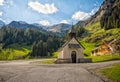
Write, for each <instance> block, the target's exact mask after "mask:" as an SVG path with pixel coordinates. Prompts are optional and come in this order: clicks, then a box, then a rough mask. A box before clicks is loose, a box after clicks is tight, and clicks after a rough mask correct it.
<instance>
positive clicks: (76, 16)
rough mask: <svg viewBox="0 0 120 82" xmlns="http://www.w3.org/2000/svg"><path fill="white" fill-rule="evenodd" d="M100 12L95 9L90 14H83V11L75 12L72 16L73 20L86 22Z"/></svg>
mask: <svg viewBox="0 0 120 82" xmlns="http://www.w3.org/2000/svg"><path fill="white" fill-rule="evenodd" d="M97 11H98V8H97V7H96V8H93V9H92V10H91V11H90V12H89V13H86V12H83V11H78V12H75V13H74V14H73V15H72V19H74V20H85V19H87V18H89V17H90V16H92V15H94V14H95V13H96V12H97Z"/></svg>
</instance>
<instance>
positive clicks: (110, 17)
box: [75, 0, 120, 42]
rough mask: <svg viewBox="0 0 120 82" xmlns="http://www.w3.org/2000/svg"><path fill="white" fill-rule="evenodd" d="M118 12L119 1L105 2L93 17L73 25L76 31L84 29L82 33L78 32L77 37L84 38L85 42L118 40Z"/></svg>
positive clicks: (119, 26) (119, 36)
mask: <svg viewBox="0 0 120 82" xmlns="http://www.w3.org/2000/svg"><path fill="white" fill-rule="evenodd" d="M119 11H120V1H119V0H105V1H104V2H103V3H102V5H101V6H100V8H99V10H98V11H97V12H96V13H95V14H94V15H93V16H91V17H90V18H88V19H87V20H84V21H83V22H81V21H79V22H78V23H77V24H76V25H75V27H76V29H77V31H78V30H80V29H81V28H84V29H83V30H84V31H82V32H80V33H79V32H78V35H79V34H80V36H79V37H84V39H83V40H84V41H86V42H101V41H102V40H110V39H114V38H120V29H119V28H120V25H119V23H118V22H120V18H119V17H120V14H118V13H119Z"/></svg>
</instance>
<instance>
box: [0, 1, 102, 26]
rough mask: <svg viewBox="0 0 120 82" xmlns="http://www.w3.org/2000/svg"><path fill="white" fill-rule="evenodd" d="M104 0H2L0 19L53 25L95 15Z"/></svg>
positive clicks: (6, 21) (7, 21)
mask: <svg viewBox="0 0 120 82" xmlns="http://www.w3.org/2000/svg"><path fill="white" fill-rule="evenodd" d="M102 2H103V0H0V20H3V21H4V22H5V23H10V22H11V21H13V20H15V21H25V22H27V23H40V24H43V25H53V24H58V23H69V24H71V23H72V22H73V23H76V22H77V21H79V20H85V19H86V18H88V17H90V16H91V15H93V14H94V13H95V12H96V11H97V10H98V8H99V7H100V5H101V4H102Z"/></svg>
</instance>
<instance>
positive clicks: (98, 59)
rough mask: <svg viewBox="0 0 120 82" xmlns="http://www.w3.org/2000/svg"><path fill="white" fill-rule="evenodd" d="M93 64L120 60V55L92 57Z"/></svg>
mask: <svg viewBox="0 0 120 82" xmlns="http://www.w3.org/2000/svg"><path fill="white" fill-rule="evenodd" d="M91 58H92V61H93V62H105V61H112V60H120V54H118V55H103V56H94V57H91Z"/></svg>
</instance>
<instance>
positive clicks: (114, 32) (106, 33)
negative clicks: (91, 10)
mask: <svg viewBox="0 0 120 82" xmlns="http://www.w3.org/2000/svg"><path fill="white" fill-rule="evenodd" d="M85 29H86V30H87V31H88V33H87V36H86V37H85V38H83V41H86V40H90V41H91V42H95V43H96V45H99V44H100V43H101V41H102V40H110V39H113V38H120V29H119V28H114V29H110V30H104V29H102V28H101V26H100V23H99V22H97V23H95V24H92V25H90V26H87V27H85ZM98 37H99V38H100V39H99V40H97V41H95V40H94V39H95V38H98Z"/></svg>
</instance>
